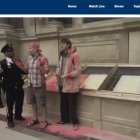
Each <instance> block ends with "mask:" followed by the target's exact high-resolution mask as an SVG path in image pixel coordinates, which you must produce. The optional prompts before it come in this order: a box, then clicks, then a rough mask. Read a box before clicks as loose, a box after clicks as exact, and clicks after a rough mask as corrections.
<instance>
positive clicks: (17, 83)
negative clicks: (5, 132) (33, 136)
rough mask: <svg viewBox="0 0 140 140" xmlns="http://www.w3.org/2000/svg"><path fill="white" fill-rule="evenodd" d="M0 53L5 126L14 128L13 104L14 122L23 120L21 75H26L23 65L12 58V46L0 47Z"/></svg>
mask: <svg viewBox="0 0 140 140" xmlns="http://www.w3.org/2000/svg"><path fill="white" fill-rule="evenodd" d="M1 53H4V55H5V59H3V60H2V61H1V68H0V73H1V75H2V77H3V81H2V88H3V90H4V91H5V93H6V103H7V108H8V114H7V125H8V127H14V122H13V106H14V104H15V114H14V119H15V120H25V118H23V117H22V115H21V114H22V107H23V100H24V91H23V88H22V86H23V80H22V75H23V74H26V69H25V67H24V65H23V63H22V62H21V61H20V60H18V59H16V58H15V57H14V49H13V47H12V44H6V45H5V46H3V47H2V49H1Z"/></svg>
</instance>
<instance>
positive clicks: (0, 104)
mask: <svg viewBox="0 0 140 140" xmlns="http://www.w3.org/2000/svg"><path fill="white" fill-rule="evenodd" d="M1 78H2V77H0V108H3V107H4V105H3V102H2V97H1V83H2V79H1Z"/></svg>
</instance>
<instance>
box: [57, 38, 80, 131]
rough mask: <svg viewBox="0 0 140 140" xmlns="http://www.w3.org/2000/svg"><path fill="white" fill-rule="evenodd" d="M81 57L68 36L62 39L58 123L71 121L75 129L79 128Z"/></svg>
mask: <svg viewBox="0 0 140 140" xmlns="http://www.w3.org/2000/svg"><path fill="white" fill-rule="evenodd" d="M80 72H81V65H80V57H79V55H78V53H77V49H76V47H72V43H71V41H70V40H69V39H68V38H63V39H62V40H61V51H60V59H59V63H58V66H57V69H56V76H57V80H58V81H57V82H58V88H59V93H60V116H61V120H60V121H59V122H58V124H65V123H69V122H71V123H72V124H73V129H74V130H78V129H79V121H78V116H77V102H78V94H79V76H80Z"/></svg>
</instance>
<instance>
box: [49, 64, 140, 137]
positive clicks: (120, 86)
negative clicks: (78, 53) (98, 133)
mask: <svg viewBox="0 0 140 140" xmlns="http://www.w3.org/2000/svg"><path fill="white" fill-rule="evenodd" d="M79 80H80V95H79V102H78V116H79V120H80V123H81V124H84V125H87V126H92V127H95V128H98V129H102V130H109V131H113V132H117V133H121V134H125V135H130V136H134V137H140V65H128V64H118V65H113V64H96V65H95V64H94V65H92V64H90V65H87V67H86V68H84V70H83V72H82V74H81V75H80V79H79ZM56 87H57V86H56V76H55V72H51V73H50V74H49V75H48V76H47V79H46V90H47V113H48V116H49V117H54V118H57V119H59V104H60V101H59V93H58V90H57V88H56Z"/></svg>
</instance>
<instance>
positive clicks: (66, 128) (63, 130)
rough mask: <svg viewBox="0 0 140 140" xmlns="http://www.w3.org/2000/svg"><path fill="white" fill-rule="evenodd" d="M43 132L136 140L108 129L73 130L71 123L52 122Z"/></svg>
mask: <svg viewBox="0 0 140 140" xmlns="http://www.w3.org/2000/svg"><path fill="white" fill-rule="evenodd" d="M31 120H32V119H31V118H29V117H28V118H27V119H26V123H27V122H29V121H31ZM33 128H35V129H36V128H38V125H36V126H33ZM44 132H47V133H51V134H54V135H60V136H62V137H67V138H77V139H78V138H81V137H84V136H89V137H92V138H96V139H102V140H136V139H135V138H132V137H126V136H123V135H119V134H115V133H111V132H108V131H103V130H97V129H95V128H92V127H86V126H80V127H79V129H78V130H77V131H75V130H73V127H72V125H58V124H53V125H49V126H48V127H47V128H46V129H45V130H44Z"/></svg>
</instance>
